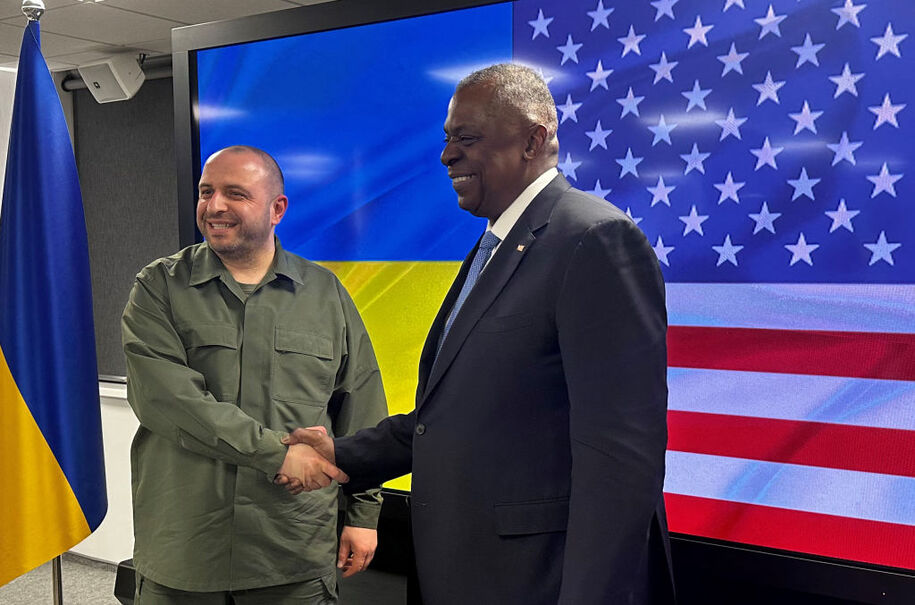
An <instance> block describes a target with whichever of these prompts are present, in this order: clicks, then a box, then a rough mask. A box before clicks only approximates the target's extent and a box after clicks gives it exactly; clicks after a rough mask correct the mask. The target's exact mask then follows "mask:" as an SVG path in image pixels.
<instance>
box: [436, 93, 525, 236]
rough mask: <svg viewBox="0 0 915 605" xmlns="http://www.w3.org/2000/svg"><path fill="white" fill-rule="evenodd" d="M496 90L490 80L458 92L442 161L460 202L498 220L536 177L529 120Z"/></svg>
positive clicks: (469, 209) (447, 125)
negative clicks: (529, 152)
mask: <svg viewBox="0 0 915 605" xmlns="http://www.w3.org/2000/svg"><path fill="white" fill-rule="evenodd" d="M492 96H493V95H492V89H491V88H490V87H489V86H486V85H472V86H467V87H465V88H462V89H460V90H458V91H457V92H456V93H455V95H454V97H452V99H451V103H450V104H449V105H448V117H447V118H446V120H445V149H444V150H443V151H442V164H444V165H445V166H447V167H448V176H449V177H450V178H451V182H452V185H453V187H454V190H455V192H457V196H458V204H459V205H460V207H461V208H462V209H464V210H466V211H467V212H469V213H471V214H473V215H474V216H482V217H485V218H488V219H489V220H490V221H495V220H496V219H497V218H499V216H500V215H501V214H502V212H504V211H505V209H506V208H508V207H509V206H510V205H511V203H512V202H513V201H514V200H515V198H516V197H518V195H519V194H520V193H521V192H522V191H523V190H524V188H525V187H527V185H528V184H530V182H531V181H532V180H533V179H532V178H531V177H530V173H529V172H530V163H529V161H528V160H529V158H526V157H525V149H526V148H527V147H528V135H529V133H528V130H529V126H528V125H526V124H523V123H522V120H521V116H520V115H518V112H517V111H512V110H511V109H510V108H507V107H504V106H499V105H498V104H497V103H494V102H493V100H492ZM536 176H537V175H535V177H536Z"/></svg>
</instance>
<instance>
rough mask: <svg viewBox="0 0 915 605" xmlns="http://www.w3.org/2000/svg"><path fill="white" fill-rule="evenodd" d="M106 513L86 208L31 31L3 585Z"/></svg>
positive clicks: (8, 353) (16, 249)
mask: <svg viewBox="0 0 915 605" xmlns="http://www.w3.org/2000/svg"><path fill="white" fill-rule="evenodd" d="M107 508H108V502H107V499H106V494H105V469H104V462H103V457H102V430H101V414H100V409H99V392H98V369H97V366H96V359H95V336H94V331H93V326H92V292H91V283H90V279H89V250H88V243H87V239H86V223H85V218H84V216H83V205H82V197H81V196H80V191H79V182H78V179H77V174H76V161H75V159H74V157H73V148H72V147H71V145H70V137H69V135H68V132H67V124H66V122H65V120H64V114H63V109H62V108H61V105H60V100H59V98H58V96H57V91H56V89H55V86H54V82H53V80H52V79H51V74H50V72H49V71H48V67H47V64H46V63H45V61H44V57H43V56H42V55H41V47H40V44H39V28H38V22H37V21H30V22H29V24H28V27H27V28H26V30H25V34H24V36H23V39H22V51H21V53H20V55H19V70H18V76H17V79H16V95H15V101H14V106H13V118H12V127H11V132H10V146H9V155H8V157H7V164H6V181H5V184H4V187H3V203H2V206H0V585H3V584H6V583H7V582H9V581H10V580H12V579H14V578H16V577H17V576H19V575H21V574H23V573H25V572H27V571H29V570H30V569H33V568H34V567H37V566H38V565H41V564H42V563H44V562H46V561H48V560H50V559H53V558H54V557H56V556H57V555H59V554H61V553H62V552H64V551H66V550H68V549H69V548H71V547H72V546H74V545H75V544H77V543H79V542H80V541H81V540H83V538H85V537H86V536H88V535H89V534H90V533H92V532H93V531H94V530H95V529H96V528H97V527H98V525H99V524H100V523H101V522H102V519H103V518H104V516H105V512H106V511H107Z"/></svg>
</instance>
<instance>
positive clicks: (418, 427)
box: [416, 424, 426, 435]
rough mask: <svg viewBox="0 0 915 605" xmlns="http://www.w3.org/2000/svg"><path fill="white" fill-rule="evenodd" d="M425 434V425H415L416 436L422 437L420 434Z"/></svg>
mask: <svg viewBox="0 0 915 605" xmlns="http://www.w3.org/2000/svg"><path fill="white" fill-rule="evenodd" d="M425 432H426V425H425V424H417V425H416V434H417V435H422V434H423V433H425Z"/></svg>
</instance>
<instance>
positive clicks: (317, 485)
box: [273, 427, 349, 495]
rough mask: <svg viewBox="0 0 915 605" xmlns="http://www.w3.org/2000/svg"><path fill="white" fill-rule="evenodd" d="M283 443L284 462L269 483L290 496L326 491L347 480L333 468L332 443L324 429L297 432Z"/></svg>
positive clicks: (285, 438)
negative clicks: (284, 445) (278, 486)
mask: <svg viewBox="0 0 915 605" xmlns="http://www.w3.org/2000/svg"><path fill="white" fill-rule="evenodd" d="M283 443H285V444H286V445H288V446H289V449H288V450H287V451H286V459H285V460H284V461H283V465H282V466H281V467H280V470H279V472H277V475H276V477H275V478H274V480H273V482H274V483H276V484H277V485H281V486H283V487H284V488H286V491H288V492H289V493H290V494H293V495H295V494H300V493H302V492H303V491H313V490H316V489H321V488H324V487H327V486H328V485H330V484H331V482H332V481H338V482H339V483H346V482H347V481H349V477H348V476H347V475H346V473H344V472H343V471H341V470H340V469H339V468H337V467H336V466H335V464H334V442H333V440H332V439H331V438H330V437H328V436H327V431H326V430H325V429H324V427H310V428H307V429H304V428H299V429H296V430H294V431H293V432H292V434H290V435H289V436H287V437H284V438H283Z"/></svg>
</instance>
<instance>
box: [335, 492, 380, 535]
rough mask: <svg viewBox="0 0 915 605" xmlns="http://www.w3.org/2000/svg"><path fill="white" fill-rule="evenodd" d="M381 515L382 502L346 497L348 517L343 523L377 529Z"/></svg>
mask: <svg viewBox="0 0 915 605" xmlns="http://www.w3.org/2000/svg"><path fill="white" fill-rule="evenodd" d="M380 515H381V503H380V502H378V503H369V502H361V501H359V500H355V499H354V498H349V497H348V498H347V499H346V517H345V520H344V522H343V524H344V525H348V526H350V527H364V528H367V529H376V528H377V527H378V517H379V516H380Z"/></svg>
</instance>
